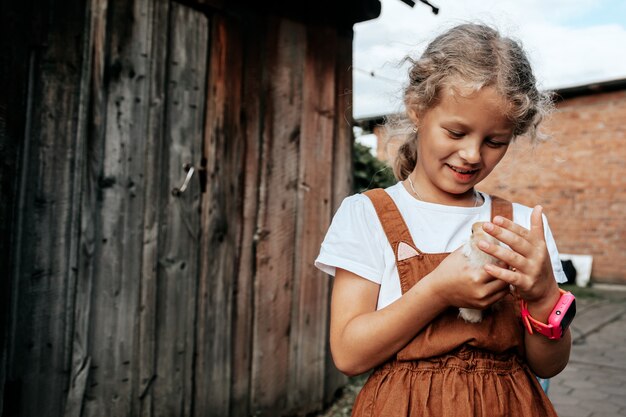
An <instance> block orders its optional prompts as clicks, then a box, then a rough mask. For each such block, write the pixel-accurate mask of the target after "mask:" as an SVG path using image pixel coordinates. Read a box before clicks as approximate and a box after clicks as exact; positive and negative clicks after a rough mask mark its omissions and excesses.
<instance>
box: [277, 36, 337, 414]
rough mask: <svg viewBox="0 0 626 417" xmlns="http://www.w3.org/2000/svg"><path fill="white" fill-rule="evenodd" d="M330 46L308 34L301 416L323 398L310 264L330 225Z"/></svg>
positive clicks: (302, 155) (299, 263)
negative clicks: (327, 226)
mask: <svg viewBox="0 0 626 417" xmlns="http://www.w3.org/2000/svg"><path fill="white" fill-rule="evenodd" d="M336 46H337V35H336V30H334V29H331V28H325V27H310V28H309V29H308V31H307V44H306V51H307V54H306V62H305V67H304V83H303V96H304V98H303V106H302V135H301V137H300V150H299V178H298V189H297V192H298V210H297V214H298V219H297V233H296V236H295V244H296V253H295V265H294V274H293V275H294V283H293V285H294V295H293V296H294V305H293V311H292V324H291V340H290V351H291V352H290V358H289V359H290V364H289V366H290V374H289V379H290V381H291V382H290V384H289V386H290V390H289V402H290V408H291V409H292V410H293V412H296V411H297V412H298V413H302V414H309V413H311V412H313V411H316V410H318V409H320V408H321V406H322V402H323V398H324V370H325V359H326V339H327V322H328V317H327V314H328V311H327V303H328V281H327V278H326V276H325V275H324V274H323V273H321V272H320V271H319V270H317V268H315V266H314V265H313V261H314V260H315V258H316V257H317V254H318V253H319V247H320V244H321V242H322V240H323V237H324V235H325V232H326V225H328V223H329V222H330V205H331V201H332V184H331V180H332V176H331V175H330V174H331V173H332V157H331V154H332V150H333V138H334V128H335V120H336V119H335V117H336V113H335V58H336V57H335V50H336Z"/></svg>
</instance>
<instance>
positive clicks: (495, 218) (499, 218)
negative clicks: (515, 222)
mask: <svg viewBox="0 0 626 417" xmlns="http://www.w3.org/2000/svg"><path fill="white" fill-rule="evenodd" d="M493 222H494V223H495V224H502V223H503V222H504V219H503V218H502V217H500V216H496V217H494V219H493Z"/></svg>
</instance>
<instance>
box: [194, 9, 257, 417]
mask: <svg viewBox="0 0 626 417" xmlns="http://www.w3.org/2000/svg"><path fill="white" fill-rule="evenodd" d="M241 30H242V28H241V27H240V26H239V24H238V23H237V22H236V21H234V20H232V19H231V18H229V17H225V16H222V15H219V14H215V15H213V18H212V20H211V47H210V60H209V61H210V69H209V80H208V85H207V95H208V96H207V113H206V128H205V142H204V156H205V158H206V170H207V171H206V177H207V185H206V192H205V193H203V196H202V227H201V230H202V242H201V254H202V256H201V257H200V278H199V279H200V282H199V287H198V297H199V299H198V321H197V339H196V364H195V368H194V369H195V372H196V374H195V395H194V415H197V416H204V415H219V416H222V415H223V416H227V415H228V413H229V406H230V395H231V394H230V389H231V378H232V370H231V366H232V353H233V347H232V346H233V345H232V340H233V336H232V332H233V317H232V316H233V310H234V309H233V297H234V291H235V284H236V279H237V278H236V276H237V268H238V265H239V252H240V251H239V245H240V241H241V223H242V219H241V216H242V210H243V203H242V197H243V189H242V186H243V169H242V164H243V162H244V161H245V159H244V155H245V152H246V150H245V140H244V136H243V135H244V134H243V131H242V128H241V121H240V115H241V113H242V102H241V88H242V87H241V85H242V81H241V78H242V77H241V74H242V71H243V68H242V44H241V42H242V41H241V38H240V34H241Z"/></svg>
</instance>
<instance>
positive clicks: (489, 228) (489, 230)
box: [483, 223, 494, 232]
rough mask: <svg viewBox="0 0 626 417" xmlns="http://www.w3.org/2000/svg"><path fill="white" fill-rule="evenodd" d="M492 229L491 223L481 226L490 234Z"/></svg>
mask: <svg viewBox="0 0 626 417" xmlns="http://www.w3.org/2000/svg"><path fill="white" fill-rule="evenodd" d="M493 228H494V225H493V224H491V223H485V224H483V229H485V230H486V231H488V232H491V231H492V230H493Z"/></svg>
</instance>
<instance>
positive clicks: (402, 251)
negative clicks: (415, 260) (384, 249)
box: [397, 242, 420, 261]
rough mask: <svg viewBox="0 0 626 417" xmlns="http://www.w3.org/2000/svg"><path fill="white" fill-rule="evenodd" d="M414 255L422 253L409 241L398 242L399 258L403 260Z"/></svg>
mask: <svg viewBox="0 0 626 417" xmlns="http://www.w3.org/2000/svg"><path fill="white" fill-rule="evenodd" d="M414 256H420V253H419V252H418V251H416V250H415V249H414V248H412V247H411V246H410V245H409V244H408V243H404V242H400V243H399V244H398V254H397V258H398V260H399V261H403V260H405V259H409V258H412V257H414Z"/></svg>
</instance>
